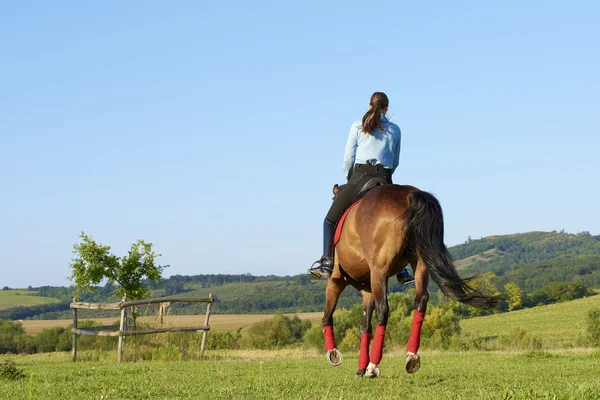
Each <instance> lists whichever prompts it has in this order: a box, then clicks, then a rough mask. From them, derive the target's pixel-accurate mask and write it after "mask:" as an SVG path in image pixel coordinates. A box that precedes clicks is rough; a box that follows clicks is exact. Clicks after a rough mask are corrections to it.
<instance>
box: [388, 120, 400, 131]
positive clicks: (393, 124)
mask: <svg viewBox="0 0 600 400" xmlns="http://www.w3.org/2000/svg"><path fill="white" fill-rule="evenodd" d="M387 125H388V129H390V130H393V131H395V132H400V127H399V126H398V125H396V124H395V123H393V122H392V121H390V120H388V121H387Z"/></svg>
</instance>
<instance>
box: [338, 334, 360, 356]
mask: <svg viewBox="0 0 600 400" xmlns="http://www.w3.org/2000/svg"><path fill="white" fill-rule="evenodd" d="M359 346H360V330H359V329H358V328H352V329H348V330H346V332H345V334H344V339H343V340H342V341H341V343H340V344H339V348H340V350H341V351H358V350H359Z"/></svg>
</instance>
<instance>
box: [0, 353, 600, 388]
mask: <svg viewBox="0 0 600 400" xmlns="http://www.w3.org/2000/svg"><path fill="white" fill-rule="evenodd" d="M236 354H237V355H236ZM207 356H208V359H207V360H205V361H194V362H157V361H152V362H137V363H122V364H116V363H114V362H109V361H101V362H100V361H99V362H89V361H88V362H76V363H72V362H70V361H69V354H67V353H63V354H57V353H54V354H43V355H33V356H19V357H15V358H14V360H15V362H16V364H17V367H19V368H21V369H23V371H24V372H25V374H26V377H25V378H24V379H21V380H19V381H10V380H6V379H5V380H2V378H0V382H1V384H0V398H2V399H103V400H105V399H140V400H141V399H365V398H378V399H484V400H488V399H489V400H491V399H503V400H506V399H511V400H519V399H573V400H575V399H576V400H587V399H595V400H596V399H598V398H600V374H598V371H600V352H598V351H596V352H594V353H591V354H590V353H587V354H575V353H565V354H562V355H555V354H550V353H544V352H530V353H521V354H501V353H490V352H488V353H483V352H465V353H448V352H447V353H431V354H428V353H424V354H422V367H421V370H420V371H419V372H417V373H416V374H414V375H408V374H406V372H405V371H404V358H403V357H401V356H390V355H387V356H385V357H384V359H383V361H382V363H381V365H380V367H381V373H382V375H381V377H379V378H378V379H372V380H370V379H366V378H357V377H355V375H354V373H355V371H356V356H355V355H351V354H346V355H345V356H346V357H345V359H344V362H343V363H342V365H341V366H339V367H331V366H329V365H328V364H327V362H326V361H325V358H324V357H323V356H322V355H321V354H318V355H317V354H316V353H314V352H308V353H303V352H301V351H299V350H296V351H295V353H290V352H289V351H288V352H286V351H270V352H257V351H255V352H250V353H249V352H237V353H236V352H234V351H229V352H224V353H220V352H210V353H208V354H207Z"/></svg>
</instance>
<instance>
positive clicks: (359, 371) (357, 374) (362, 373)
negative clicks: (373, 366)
mask: <svg viewBox="0 0 600 400" xmlns="http://www.w3.org/2000/svg"><path fill="white" fill-rule="evenodd" d="M365 371H366V369H359V370H358V371H356V376H357V377H360V376H365Z"/></svg>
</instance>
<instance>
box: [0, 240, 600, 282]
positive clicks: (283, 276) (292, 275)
mask: <svg viewBox="0 0 600 400" xmlns="http://www.w3.org/2000/svg"><path fill="white" fill-rule="evenodd" d="M531 233H558V234H564V235H570V236H579V235H581V234H584V233H588V234H590V235H592V236H600V235H594V234H593V233H592V232H589V231H581V232H577V233H572V232H565V231H564V230H561V231H557V230H552V231H549V232H546V231H529V232H515V233H509V234H505V235H490V236H486V237H481V238H477V239H473V238H471V237H468V238H467V240H465V242H464V243H458V244H456V245H454V246H448V249H451V248H452V247H456V246H460V245H462V244H466V243H468V242H469V239H470V240H472V241H478V240H483V239H487V238H497V237H504V236H515V235H526V234H531ZM159 264H160V262H159ZM164 271H168V268H166V269H165V270H164ZM164 271H163V272H164ZM175 275H179V276H184V277H185V276H196V275H206V276H210V275H233V276H235V275H248V276H253V277H255V278H266V277H279V278H287V277H290V278H291V277H295V276H306V277H308V276H309V275H308V274H307V273H306V272H299V273H297V274H287V275H278V274H266V275H256V274H252V273H249V272H245V273H244V272H240V273H233V274H218V273H213V274H172V275H168V274H164V275H163V276H162V278H163V279H169V278H170V277H171V276H175ZM106 284H107V282H106V281H103V282H101V283H100V284H99V285H98V286H99V287H103V286H106ZM5 286H7V285H0V287H5ZM29 286H31V287H32V288H33V289H35V288H39V287H43V286H53V287H72V286H75V283H73V282H70V281H68V283H67V284H64V285H38V286H33V285H27V286H21V287H10V286H8V287H9V289H11V290H28V287H29Z"/></svg>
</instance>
